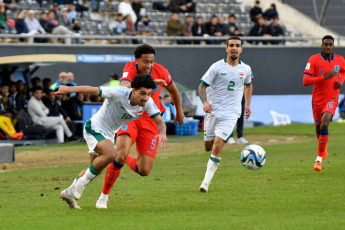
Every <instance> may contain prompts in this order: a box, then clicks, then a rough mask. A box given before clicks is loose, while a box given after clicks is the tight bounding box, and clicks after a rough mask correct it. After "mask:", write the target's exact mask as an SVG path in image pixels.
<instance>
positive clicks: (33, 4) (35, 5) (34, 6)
mask: <svg viewBox="0 0 345 230" xmlns="http://www.w3.org/2000/svg"><path fill="white" fill-rule="evenodd" d="M40 8H41V6H40V4H38V2H36V1H32V2H31V9H33V10H38V9H40Z"/></svg>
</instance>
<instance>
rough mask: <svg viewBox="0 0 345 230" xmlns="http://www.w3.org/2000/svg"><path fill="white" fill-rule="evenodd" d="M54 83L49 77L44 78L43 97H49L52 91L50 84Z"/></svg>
mask: <svg viewBox="0 0 345 230" xmlns="http://www.w3.org/2000/svg"><path fill="white" fill-rule="evenodd" d="M51 83H52V80H51V79H50V78H48V77H46V78H44V79H43V80H42V85H43V97H48V94H49V92H50V91H51V89H50V85H51Z"/></svg>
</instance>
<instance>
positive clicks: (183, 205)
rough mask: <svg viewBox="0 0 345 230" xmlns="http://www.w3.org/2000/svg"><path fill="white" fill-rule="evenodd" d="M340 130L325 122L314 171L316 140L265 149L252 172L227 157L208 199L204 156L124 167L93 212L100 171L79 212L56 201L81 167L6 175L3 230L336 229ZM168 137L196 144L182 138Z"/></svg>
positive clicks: (1, 198)
mask: <svg viewBox="0 0 345 230" xmlns="http://www.w3.org/2000/svg"><path fill="white" fill-rule="evenodd" d="M344 130H345V125H344V124H337V123H334V124H331V126H330V138H329V144H328V150H329V157H328V159H327V160H325V161H324V163H323V167H324V170H323V171H322V172H316V171H313V170H312V166H313V164H314V160H315V157H316V156H315V152H316V149H317V144H316V143H317V142H316V138H315V139H313V140H312V141H307V142H304V143H295V144H291V143H290V144H277V145H269V146H264V148H265V150H266V152H267V162H266V165H265V166H264V167H263V168H262V169H260V170H258V171H251V170H248V169H245V168H244V167H243V166H242V165H241V164H240V162H239V157H240V153H239V152H238V150H236V151H235V150H228V151H224V152H223V154H222V161H221V166H220V167H219V169H218V170H217V172H216V175H215V177H214V179H213V182H212V184H211V186H210V189H209V193H207V194H204V193H200V192H198V187H199V186H200V183H201V181H202V179H203V177H204V174H205V170H206V163H207V160H208V158H209V153H206V152H200V153H197V154H188V153H186V154H185V155H175V156H174V155H171V156H164V157H157V159H156V161H155V165H154V168H153V170H152V172H151V174H150V175H149V176H148V177H140V176H138V175H136V174H134V173H133V172H132V171H130V170H129V169H128V167H124V168H123V170H122V172H121V175H120V177H119V179H118V181H117V182H116V186H115V187H114V188H113V190H112V192H111V195H110V201H109V203H108V209H107V210H97V209H96V208H95V207H94V206H95V203H96V201H97V199H98V197H99V194H100V192H101V189H102V186H103V178H104V174H102V175H101V176H100V177H99V178H96V179H95V180H94V181H93V182H92V183H90V184H89V186H88V187H87V189H86V190H85V192H84V194H83V197H82V198H81V200H80V201H79V202H78V203H79V205H80V206H81V207H82V208H83V209H82V210H71V209H69V208H68V207H67V205H66V204H65V203H64V202H62V201H61V200H60V199H59V193H60V192H61V190H62V189H64V188H66V187H67V186H69V185H70V183H71V182H72V180H73V177H75V176H76V175H77V174H78V173H79V171H80V170H81V169H83V168H85V167H86V166H87V165H77V166H63V167H56V168H39V169H25V170H16V171H9V172H3V173H0V229H104V228H106V229H343V228H344V225H345V219H344V215H345V197H344V189H345V186H344V178H345V170H344V165H345V158H344V149H345V141H344V138H345V134H344ZM245 134H254V135H256V134H257V135H260V134H289V135H291V134H295V135H314V127H313V125H300V124H296V125H291V126H285V127H259V128H252V129H246V130H245ZM198 138H199V140H200V139H201V138H202V137H201V136H199V137H198ZM169 139H170V140H171V142H179V141H181V140H183V141H185V144H186V145H187V146H188V145H192V144H195V142H194V143H189V142H187V141H186V140H187V139H188V138H186V137H171V138H169ZM196 139H197V138H196V137H192V138H191V139H189V141H192V140H196ZM78 145H80V144H72V145H70V146H68V145H67V146H68V147H70V148H74V147H78ZM63 148H65V146H61V145H59V146H55V147H53V148H52V147H51V146H47V147H40V148H37V147H34V146H33V147H25V149H21V150H19V149H20V148H17V149H18V150H19V151H26V150H39V149H40V150H41V151H47V152H49V151H52V149H55V150H56V151H57V150H59V149H61V150H63ZM17 149H16V151H17ZM237 149H238V148H237Z"/></svg>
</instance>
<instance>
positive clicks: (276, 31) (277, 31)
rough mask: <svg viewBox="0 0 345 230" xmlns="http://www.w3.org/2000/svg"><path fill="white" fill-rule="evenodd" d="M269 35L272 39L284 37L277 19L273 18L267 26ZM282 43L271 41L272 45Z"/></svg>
mask: <svg viewBox="0 0 345 230" xmlns="http://www.w3.org/2000/svg"><path fill="white" fill-rule="evenodd" d="M269 33H270V35H271V36H272V37H284V29H283V27H282V26H281V25H280V23H279V17H278V16H275V17H273V19H272V23H271V25H270V26H269ZM282 43H284V41H271V44H272V45H278V44H282Z"/></svg>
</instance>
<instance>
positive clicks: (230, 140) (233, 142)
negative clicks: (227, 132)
mask: <svg viewBox="0 0 345 230" xmlns="http://www.w3.org/2000/svg"><path fill="white" fill-rule="evenodd" d="M227 143H228V144H230V145H234V144H236V141H235V139H234V138H233V137H230V138H229V140H228V142H227Z"/></svg>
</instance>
